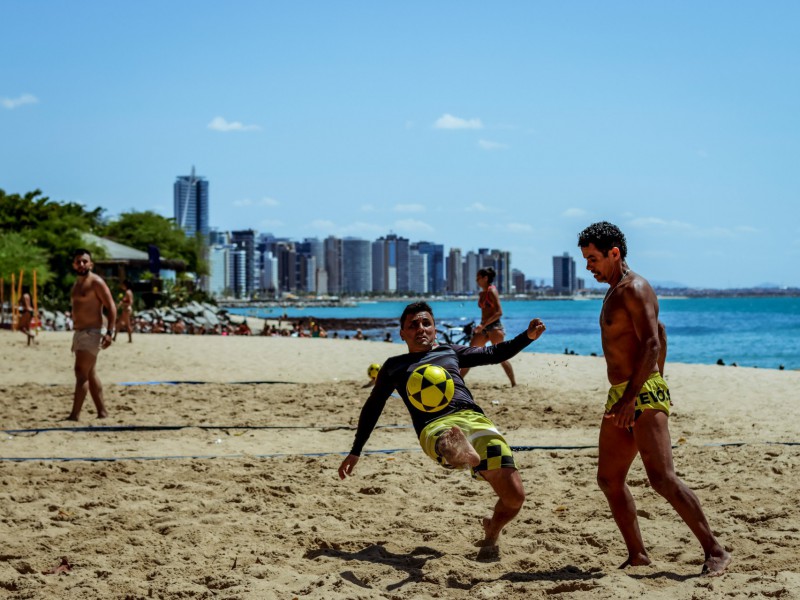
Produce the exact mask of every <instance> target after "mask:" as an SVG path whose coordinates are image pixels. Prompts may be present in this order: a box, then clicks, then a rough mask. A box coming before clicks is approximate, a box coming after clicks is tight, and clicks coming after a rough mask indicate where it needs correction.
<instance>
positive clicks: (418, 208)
mask: <svg viewBox="0 0 800 600" xmlns="http://www.w3.org/2000/svg"><path fill="white" fill-rule="evenodd" d="M394 210H395V212H401V213H421V212H425V211H426V210H427V209H426V208H425V206H424V205H422V204H395V205H394Z"/></svg>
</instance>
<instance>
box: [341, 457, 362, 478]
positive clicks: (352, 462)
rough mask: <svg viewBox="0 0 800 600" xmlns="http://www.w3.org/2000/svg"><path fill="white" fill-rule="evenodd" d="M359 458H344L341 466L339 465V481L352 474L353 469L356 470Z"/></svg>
mask: <svg viewBox="0 0 800 600" xmlns="http://www.w3.org/2000/svg"><path fill="white" fill-rule="evenodd" d="M359 458H361V457H360V456H356V455H355V454H348V455H347V458H345V459H344V460H343V461H342V464H341V465H339V479H344V478H345V477H346V476H347V475H352V474H353V469H355V468H356V464H357V463H358V459H359Z"/></svg>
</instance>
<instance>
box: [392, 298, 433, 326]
mask: <svg viewBox="0 0 800 600" xmlns="http://www.w3.org/2000/svg"><path fill="white" fill-rule="evenodd" d="M421 312H428V313H430V314H431V318H433V309H432V308H431V307H430V305H429V304H428V303H427V302H422V301H420V302H412V303H411V304H409V305H408V306H406V307H405V308H404V309H403V314H402V315H400V329H402V328H403V327H405V325H406V317H407V316H408V315H415V314H417V313H421Z"/></svg>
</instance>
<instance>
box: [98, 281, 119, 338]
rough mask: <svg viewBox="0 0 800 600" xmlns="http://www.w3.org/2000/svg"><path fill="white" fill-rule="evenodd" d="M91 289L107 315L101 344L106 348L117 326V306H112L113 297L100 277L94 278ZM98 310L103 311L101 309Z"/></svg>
mask: <svg viewBox="0 0 800 600" xmlns="http://www.w3.org/2000/svg"><path fill="white" fill-rule="evenodd" d="M92 287H93V288H94V293H95V294H96V295H97V298H98V299H99V300H100V304H101V305H102V306H104V307H105V309H106V313H107V314H108V326H107V328H106V335H105V336H103V341H102V342H101V347H103V348H108V347H109V346H110V345H111V338H113V337H114V331H115V330H116V326H117V305H116V304H114V297H113V296H112V295H111V290H110V289H108V285H106V282H105V281H103V278H102V277H100V276H95V278H94V281H93V283H92ZM100 310H101V311H102V310H103V309H102V307H101V308H100ZM109 334H110V336H109Z"/></svg>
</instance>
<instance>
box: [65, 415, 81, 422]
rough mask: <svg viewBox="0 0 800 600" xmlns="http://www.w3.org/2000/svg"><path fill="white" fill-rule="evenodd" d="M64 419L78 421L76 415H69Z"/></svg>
mask: <svg viewBox="0 0 800 600" xmlns="http://www.w3.org/2000/svg"><path fill="white" fill-rule="evenodd" d="M64 420H65V421H78V417H77V416H76V415H70V416H68V417H67V418H66V419H64Z"/></svg>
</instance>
